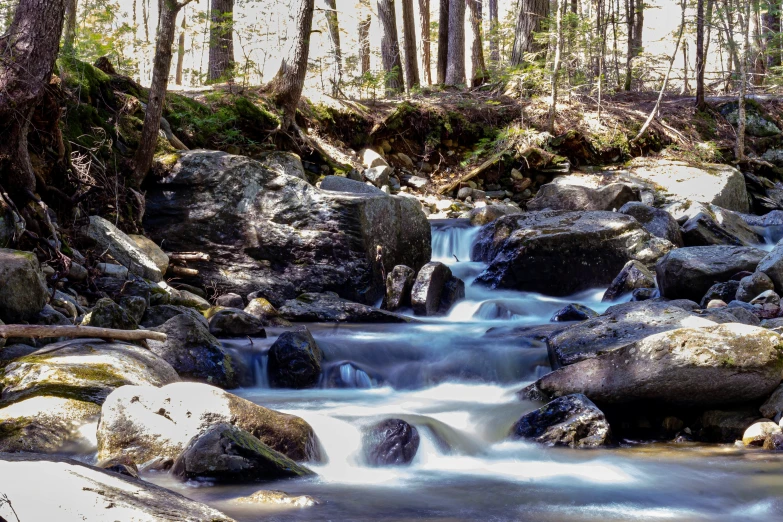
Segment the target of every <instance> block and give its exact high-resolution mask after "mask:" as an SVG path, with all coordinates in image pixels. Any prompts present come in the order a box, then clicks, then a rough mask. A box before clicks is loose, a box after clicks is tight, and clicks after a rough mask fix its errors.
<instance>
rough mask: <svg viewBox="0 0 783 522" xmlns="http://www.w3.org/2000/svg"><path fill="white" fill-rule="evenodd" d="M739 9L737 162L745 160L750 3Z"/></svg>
mask: <svg viewBox="0 0 783 522" xmlns="http://www.w3.org/2000/svg"><path fill="white" fill-rule="evenodd" d="M737 5H738V7H740V9H739V13H738V22H739V24H740V31H742V34H741V36H742V50H741V52H740V53H739V55H740V62H739V65H740V88H739V95H738V97H737V105H738V107H737V147H736V151H735V152H734V156H735V157H736V160H737V161H738V162H739V161H744V160H745V127H746V121H745V118H746V117H747V115H746V111H745V95H746V93H747V88H748V50H749V49H750V41H749V40H750V38H749V37H750V2H747V1H746V2H745V5H744V7H743V6H742V3H740V2H738V3H737Z"/></svg>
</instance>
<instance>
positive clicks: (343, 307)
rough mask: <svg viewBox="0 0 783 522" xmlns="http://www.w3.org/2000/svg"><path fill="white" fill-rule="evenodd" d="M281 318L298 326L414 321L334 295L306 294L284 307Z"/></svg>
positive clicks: (288, 302)
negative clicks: (306, 324)
mask: <svg viewBox="0 0 783 522" xmlns="http://www.w3.org/2000/svg"><path fill="white" fill-rule="evenodd" d="M280 315H281V316H282V317H283V318H285V319H288V320H289V321H294V322H310V323H315V322H321V323H407V322H410V318H408V317H405V316H404V315H398V314H394V313H391V312H387V311H386V310H380V309H378V308H373V307H372V306H368V305H364V304H359V303H354V302H352V301H348V300H347V299H342V298H340V297H338V296H337V294H334V293H331V292H329V293H324V294H316V293H309V294H302V295H300V296H299V297H297V298H296V299H289V300H288V301H286V302H285V304H284V305H283V306H282V307H280Z"/></svg>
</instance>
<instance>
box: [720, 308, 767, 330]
mask: <svg viewBox="0 0 783 522" xmlns="http://www.w3.org/2000/svg"><path fill="white" fill-rule="evenodd" d="M726 312H727V313H729V314H731V315H733V316H734V320H735V321H736V322H738V323H742V324H749V325H751V326H760V325H761V319H759V318H758V317H757V316H756V314H754V313H753V312H751V311H749V310H746V309H744V308H739V307H727V308H726Z"/></svg>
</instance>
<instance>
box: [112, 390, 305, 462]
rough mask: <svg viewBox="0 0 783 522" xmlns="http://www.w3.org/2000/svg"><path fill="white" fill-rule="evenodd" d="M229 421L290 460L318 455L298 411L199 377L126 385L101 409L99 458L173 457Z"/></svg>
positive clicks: (135, 459) (149, 459) (139, 459)
mask: <svg viewBox="0 0 783 522" xmlns="http://www.w3.org/2000/svg"><path fill="white" fill-rule="evenodd" d="M221 422H228V423H231V424H234V425H236V426H237V427H239V428H240V429H242V430H244V431H246V432H249V433H251V434H252V435H253V436H255V437H257V438H258V439H259V440H260V441H261V442H263V443H264V444H266V445H267V446H269V447H271V448H272V449H274V450H276V451H279V452H280V453H283V454H284V455H286V456H288V457H289V458H291V459H294V460H297V461H302V460H310V459H316V460H317V459H318V457H319V455H320V453H319V451H320V449H319V442H318V439H317V438H316V436H315V433H314V432H313V429H312V428H311V427H310V425H309V424H307V423H306V422H305V421H303V420H302V419H300V418H299V417H296V416H294V415H287V414H285V413H279V412H277V411H274V410H269V409H267V408H264V407H263V406H258V405H257V404H253V403H252V402H250V401H248V400H245V399H242V398H240V397H237V396H236V395H233V394H231V393H228V392H226V391H223V390H221V389H220V388H216V387H214V386H209V385H207V384H200V383H195V382H182V383H176V384H171V385H168V386H164V387H162V388H155V387H150V386H124V387H122V388H119V389H117V390H115V391H114V392H113V393H112V394H111V395H109V397H107V399H106V402H105V403H104V404H103V407H102V409H101V421H100V423H99V424H98V455H97V458H98V460H100V461H103V460H109V459H113V458H122V457H127V458H129V459H131V460H132V461H133V462H136V463H137V464H139V465H141V464H145V463H148V462H151V461H152V460H153V459H158V460H165V459H169V460H173V459H175V458H176V457H177V456H178V455H179V454H180V453H181V452H182V451H183V450H184V449H185V447H186V446H187V444H188V443H189V442H190V440H191V439H192V438H193V437H195V436H196V435H198V434H199V433H203V432H204V431H206V430H207V429H208V428H209V427H210V426H212V425H214V424H217V423H221Z"/></svg>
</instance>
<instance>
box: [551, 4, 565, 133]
mask: <svg viewBox="0 0 783 522" xmlns="http://www.w3.org/2000/svg"><path fill="white" fill-rule="evenodd" d="M564 2H565V0H557V13H556V15H555V24H556V26H555V35H554V36H555V59H554V63H553V64H552V83H551V87H552V92H551V97H552V99H551V101H550V105H549V124H548V129H549V133H550V134H554V133H555V115H556V113H557V81H558V78H559V76H560V56H561V54H562V52H563V8H564V5H563V4H564Z"/></svg>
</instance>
